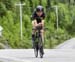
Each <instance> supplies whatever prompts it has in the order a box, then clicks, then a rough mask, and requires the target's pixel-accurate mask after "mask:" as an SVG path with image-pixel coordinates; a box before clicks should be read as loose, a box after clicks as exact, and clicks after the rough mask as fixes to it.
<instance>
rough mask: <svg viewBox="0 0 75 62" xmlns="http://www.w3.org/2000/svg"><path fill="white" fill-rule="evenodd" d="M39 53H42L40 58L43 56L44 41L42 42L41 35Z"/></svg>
mask: <svg viewBox="0 0 75 62" xmlns="http://www.w3.org/2000/svg"><path fill="white" fill-rule="evenodd" d="M39 53H40V58H43V54H44V52H43V42H42V37H39Z"/></svg>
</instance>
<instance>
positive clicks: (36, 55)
mask: <svg viewBox="0 0 75 62" xmlns="http://www.w3.org/2000/svg"><path fill="white" fill-rule="evenodd" d="M34 54H35V57H36V58H37V57H38V50H37V49H36V48H35V49H34Z"/></svg>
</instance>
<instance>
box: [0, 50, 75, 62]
mask: <svg viewBox="0 0 75 62" xmlns="http://www.w3.org/2000/svg"><path fill="white" fill-rule="evenodd" d="M0 61H2V62H75V50H74V49H70V50H69V49H45V55H44V58H42V59H41V58H39V57H38V58H35V56H34V51H33V49H5V50H0Z"/></svg>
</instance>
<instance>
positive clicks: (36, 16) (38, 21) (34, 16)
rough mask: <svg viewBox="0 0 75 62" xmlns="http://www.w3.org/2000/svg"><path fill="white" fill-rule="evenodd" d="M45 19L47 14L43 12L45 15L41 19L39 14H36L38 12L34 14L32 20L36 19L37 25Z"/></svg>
mask: <svg viewBox="0 0 75 62" xmlns="http://www.w3.org/2000/svg"><path fill="white" fill-rule="evenodd" d="M44 18H45V13H44V12H43V14H42V15H41V16H40V17H39V16H38V15H37V14H36V11H35V12H33V14H32V19H33V20H34V19H36V20H37V23H40V22H41V19H44Z"/></svg>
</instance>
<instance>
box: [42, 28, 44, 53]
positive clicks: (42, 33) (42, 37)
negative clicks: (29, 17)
mask: <svg viewBox="0 0 75 62" xmlns="http://www.w3.org/2000/svg"><path fill="white" fill-rule="evenodd" d="M41 36H42V42H43V44H44V30H43V29H42V30H41ZM41 49H42V53H43V54H44V50H43V45H42V47H41Z"/></svg>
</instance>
